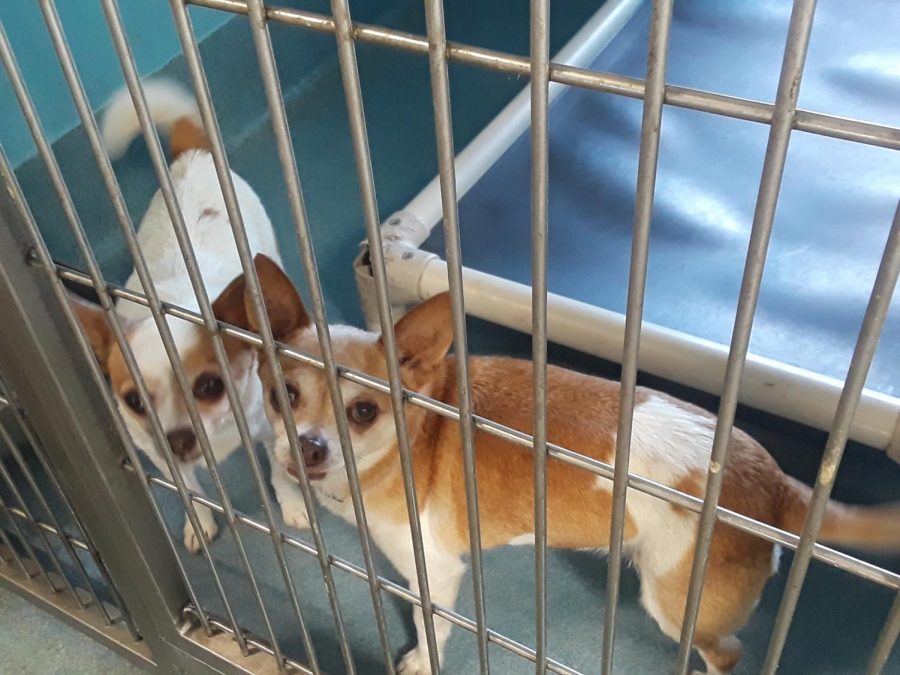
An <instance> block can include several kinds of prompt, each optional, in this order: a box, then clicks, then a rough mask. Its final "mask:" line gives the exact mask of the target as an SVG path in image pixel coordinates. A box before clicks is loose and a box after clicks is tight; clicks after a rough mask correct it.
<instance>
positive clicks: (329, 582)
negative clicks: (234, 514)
mask: <svg viewBox="0 0 900 675" xmlns="http://www.w3.org/2000/svg"><path fill="white" fill-rule="evenodd" d="M170 5H171V8H172V14H173V16H174V19H175V27H176V30H177V31H178V35H179V39H180V41H181V46H182V51H183V53H184V56H185V58H186V60H187V63H188V70H189V72H190V76H191V80H192V82H193V85H194V92H195V94H196V96H197V103H198V106H199V108H200V116H201V118H202V121H203V126H204V128H205V130H206V134H207V138H208V139H209V141H210V146H211V147H210V151H211V154H212V157H213V163H214V165H215V169H216V173H217V174H218V179H219V186H220V188H221V189H222V197H223V199H224V201H225V208H226V211H227V212H228V219H229V221H230V224H231V229H232V234H233V235H234V241H235V245H236V247H237V251H238V256H239V258H240V261H241V267H242V269H243V271H244V275H245V279H246V283H247V292H248V297H249V299H250V301H251V305H252V306H253V311H254V313H255V314H256V318H257V321H258V324H257V325H258V326H259V328H260V334H261V337H262V346H263V352H264V354H265V358H266V362H267V364H268V366H269V368H270V369H271V371H272V373H273V374H274V375H275V378H276V381H277V382H278V386H277V387H275V393H276V398H277V400H278V404H279V409H280V410H281V417H282V421H283V422H284V424H285V430H286V431H287V436H288V442H289V443H290V452H291V457H292V460H293V462H294V464H295V465H296V466H297V467H298V468H299V476H300V491H301V493H302V494H303V501H304V503H305V505H306V509H307V513H308V514H309V524H310V529H311V530H312V535H313V539H314V541H315V544H316V550H317V551H318V557H319V565H320V568H321V570H322V577H323V581H324V583H325V587H326V591H327V595H328V600H329V604H330V607H331V613H332V615H333V618H334V624H335V630H336V632H337V636H338V641H339V643H340V646H341V655H342V658H343V660H344V665H345V666H346V668H347V671H348V672H349V673H350V674H351V675H352V674H353V673H354V672H355V666H354V663H353V655H352V653H351V651H350V645H349V643H348V640H347V633H346V629H345V627H344V622H343V619H342V617H341V610H340V602H339V600H338V596H337V589H336V588H335V585H334V578H333V576H332V574H331V568H330V566H329V565H328V553H327V551H326V548H325V540H324V537H323V535H322V530H321V526H320V524H319V519H318V514H317V511H316V507H315V503H314V500H313V497H312V491H311V488H310V484H309V477H308V476H307V473H306V467H305V465H304V462H303V461H302V459H301V454H300V447H299V441H298V438H297V429H296V426H295V424H294V418H293V416H292V415H291V413H290V411H291V406H290V404H289V403H288V396H287V390H286V385H285V381H284V373H283V372H282V370H281V362H280V360H279V358H278V355H277V354H276V351H275V341H274V338H273V336H272V327H271V325H270V323H269V316H268V313H267V311H266V307H265V301H264V300H263V297H262V289H261V286H260V282H259V277H258V275H257V274H256V268H255V267H254V264H253V255H252V252H251V250H250V243H249V240H248V238H247V232H246V229H245V228H244V221H243V217H242V215H241V211H240V206H239V205H238V201H237V194H236V192H235V189H234V184H233V182H232V179H231V169H230V167H229V165H228V158H227V156H226V154H225V146H224V143H223V141H222V135H221V132H220V130H219V123H218V119H217V118H216V113H215V109H214V107H213V104H212V97H211V95H210V92H209V84H208V82H207V80H206V72H205V69H204V67H203V61H202V59H201V57H200V49H199V46H198V44H197V39H196V36H195V35H194V31H193V27H192V25H191V20H190V16H189V15H188V12H187V8H186V7H185V5H184V4H183V3H182V2H181V1H180V0H171V3H170Z"/></svg>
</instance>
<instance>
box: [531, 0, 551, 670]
mask: <svg viewBox="0 0 900 675" xmlns="http://www.w3.org/2000/svg"><path fill="white" fill-rule="evenodd" d="M530 23H531V29H530V33H531V35H530V52H531V335H532V337H531V354H532V361H533V369H534V370H533V384H532V386H533V389H534V391H533V395H534V574H535V582H534V586H535V601H534V613H535V634H536V652H537V659H536V661H535V664H536V671H535V672H537V673H538V675H542V674H543V673H544V672H546V670H547V568H546V565H547V221H548V203H549V202H548V193H549V161H550V157H549V154H550V152H549V141H550V138H549V116H550V109H549V108H550V3H549V1H548V0H531V22H530Z"/></svg>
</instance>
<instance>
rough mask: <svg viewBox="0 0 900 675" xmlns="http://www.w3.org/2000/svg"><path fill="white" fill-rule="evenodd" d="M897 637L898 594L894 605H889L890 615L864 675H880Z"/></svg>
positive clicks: (899, 624) (899, 620) (899, 633)
mask: <svg viewBox="0 0 900 675" xmlns="http://www.w3.org/2000/svg"><path fill="white" fill-rule="evenodd" d="M898 636H900V594H898V595H897V596H896V597H895V598H894V604H892V605H891V610H890V613H889V614H888V617H887V620H886V621H885V622H884V628H882V630H881V635H879V636H878V642H877V643H876V644H875V648H874V649H873V650H872V656H871V657H870V659H869V666H868V668H867V669H866V675H881V672H882V671H883V670H884V666H885V665H886V664H887V660H888V658H890V656H891V651H893V649H894V645H895V644H897V637H898Z"/></svg>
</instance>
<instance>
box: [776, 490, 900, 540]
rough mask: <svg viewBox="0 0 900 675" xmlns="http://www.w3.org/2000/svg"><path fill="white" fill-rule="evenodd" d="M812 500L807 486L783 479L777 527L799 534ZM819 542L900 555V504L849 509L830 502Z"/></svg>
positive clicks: (851, 507) (832, 501) (846, 506)
mask: <svg viewBox="0 0 900 675" xmlns="http://www.w3.org/2000/svg"><path fill="white" fill-rule="evenodd" d="M811 497H812V490H811V489H810V488H809V487H808V486H806V485H804V484H803V483H801V482H800V481H798V480H794V479H793V478H791V477H790V476H785V477H784V483H783V491H782V499H781V513H780V522H779V523H778V525H779V526H780V527H781V528H782V529H783V530H787V531H788V532H793V533H794V534H800V532H801V531H802V530H803V525H804V523H805V522H806V514H807V511H808V510H809V502H810V499H811ZM818 539H819V540H820V541H822V542H827V543H834V544H843V545H846V546H850V547H853V548H858V549H862V550H867V551H873V552H895V551H900V504H898V503H893V504H885V505H882V506H849V505H847V504H841V503H840V502H836V501H834V500H831V501H829V502H828V506H827V508H826V510H825V517H824V518H823V520H822V528H821V529H820V530H819V536H818Z"/></svg>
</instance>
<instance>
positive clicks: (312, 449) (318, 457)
mask: <svg viewBox="0 0 900 675" xmlns="http://www.w3.org/2000/svg"><path fill="white" fill-rule="evenodd" d="M300 450H301V451H302V454H303V463H304V464H306V466H307V467H310V468H311V467H314V466H319V464H321V463H322V462H324V461H325V459H326V458H327V457H328V443H326V442H325V441H324V440H323V439H322V438H321V437H320V436H311V435H309V434H302V435H301V436H300Z"/></svg>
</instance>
